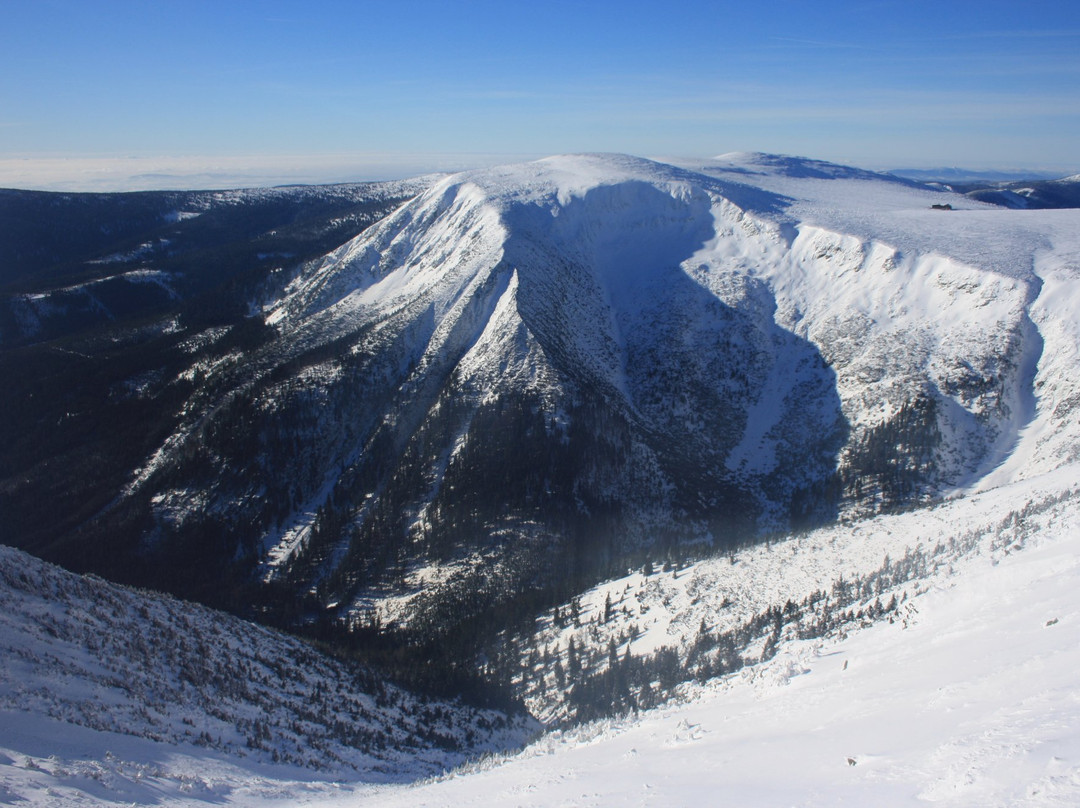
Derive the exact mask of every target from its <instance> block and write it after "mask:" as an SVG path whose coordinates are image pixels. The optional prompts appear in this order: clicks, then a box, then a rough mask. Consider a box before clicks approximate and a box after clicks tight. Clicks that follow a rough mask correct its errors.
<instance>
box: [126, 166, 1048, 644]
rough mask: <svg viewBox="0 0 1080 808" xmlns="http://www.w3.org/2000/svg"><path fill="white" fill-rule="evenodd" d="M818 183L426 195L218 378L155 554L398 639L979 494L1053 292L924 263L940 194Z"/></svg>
mask: <svg viewBox="0 0 1080 808" xmlns="http://www.w3.org/2000/svg"><path fill="white" fill-rule="evenodd" d="M740 161H741V162H740ZM800 166H801V163H798V162H797V161H789V160H784V159H781V158H775V159H773V160H771V161H768V160H764V158H762V157H761V156H753V155H751V156H739V157H738V160H736V163H735V164H732V163H730V162H729V163H728V164H724V165H720V164H717V165H712V166H709V167H706V168H704V169H702V170H700V171H691V170H688V169H683V168H676V167H673V166H669V165H663V164H658V163H653V162H649V161H646V160H640V159H637V158H630V157H622V156H609V155H603V156H571V157H559V158H549V159H547V160H542V161H538V162H536V163H529V164H525V165H520V166H509V167H503V168H498V169H489V170H484V171H477V172H470V173H466V174H460V175H454V176H451V177H448V178H446V179H444V180H442V181H441V182H439V183H437V184H435V185H434V186H432V187H431V188H430V189H428V190H427V191H426V192H425V193H422V194H421V195H420V196H418V197H416V198H415V199H413V200H412V201H411V202H409V203H407V204H406V205H404V206H403V207H401V208H399V209H398V210H397V211H396V212H394V213H393V214H391V215H390V216H388V217H387V218H386V219H384V220H382V221H381V222H379V223H378V224H377V225H375V226H373V227H372V228H370V229H369V230H368V231H367V232H365V233H364V234H362V235H361V236H358V237H357V238H355V239H353V240H352V241H350V242H348V243H346V244H344V245H342V246H341V247H340V248H339V249H337V250H335V251H334V252H333V253H331V254H329V255H327V256H326V257H325V258H323V259H320V260H318V261H315V262H312V263H310V264H308V265H307V266H306V268H305V269H304V270H303V271H302V272H301V273H300V274H299V275H298V277H297V278H296V280H295V281H294V282H293V283H292V284H291V285H290V286H289V287H288V288H287V289H286V290H285V293H284V294H283V296H282V297H281V298H280V299H279V300H278V301H276V302H275V303H273V304H271V305H270V306H269V307H268V308H267V309H266V322H267V323H268V324H269V325H271V326H272V327H273V328H274V329H275V335H274V336H273V338H272V339H270V340H268V341H266V342H264V344H262V345H261V346H259V347H257V348H256V349H255V350H252V351H248V352H246V353H245V354H243V355H236V356H234V357H232V359H231V360H230V361H228V362H222V363H221V364H220V365H219V366H216V367H208V368H206V369H205V370H204V384H203V385H202V386H201V388H200V391H199V392H198V393H197V394H196V395H195V396H194V397H193V398H192V400H191V401H190V402H189V405H188V407H187V412H188V413H189V415H188V416H187V417H186V419H185V422H184V424H183V426H182V428H181V429H180V430H179V431H178V432H177V433H176V434H175V435H174V436H173V437H172V438H170V439H169V440H168V441H166V443H165V445H164V446H163V447H162V449H161V450H160V451H159V452H158V453H157V454H156V455H155V456H154V457H153V458H151V460H150V462H149V463H148V464H147V465H146V467H145V468H144V469H142V470H141V471H140V472H139V474H137V475H136V478H135V481H134V482H133V483H132V485H131V486H130V488H129V491H128V494H127V496H128V498H129V500H130V501H131V502H136V503H138V502H141V503H143V506H144V507H145V513H146V518H147V519H148V520H149V524H150V525H151V526H152V527H151V529H150V531H149V532H148V533H147V534H146V535H147V536H148V539H147V540H146V543H145V548H144V550H145V552H147V553H149V554H150V555H151V556H153V555H155V554H157V555H163V556H167V557H170V558H175V559H179V560H180V562H181V564H183V563H192V561H191V559H193V558H195V557H197V553H196V551H199V552H203V551H207V550H209V551H210V552H212V553H214V554H216V556H217V557H218V558H219V559H227V560H228V561H229V562H230V563H234V562H238V563H240V565H241V567H247V568H250V565H252V564H254V565H257V567H258V568H259V570H260V572H259V575H260V576H261V577H262V579H263V580H265V581H267V582H268V583H274V585H285V586H287V587H288V588H289V589H291V590H293V591H298V592H310V593H312V594H314V595H315V596H316V597H317V598H319V599H320V600H321V601H322V602H323V603H332V604H338V605H339V606H346V605H348V604H353V607H354V612H355V613H363V614H366V615H368V616H370V614H371V613H372V611H373V610H374V611H375V612H378V611H379V610H380V609H383V607H385V606H386V604H387V603H395V604H397V605H396V606H394V607H393V608H387V609H386V613H387V614H391V616H392V617H393V618H394V619H396V620H399V621H401V622H402V623H408V622H410V621H415V620H416V619H419V618H418V617H417V615H419V614H421V613H425V614H426V612H425V611H424V610H425V609H429V608H430V607H431V604H430V603H429V602H428V600H430V597H429V596H430V592H431V591H435V590H437V591H443V590H444V589H446V588H447V587H449V589H450V590H453V591H454V592H455V593H456V594H454V595H453V597H452V598H451V600H452V601H453V602H454V603H457V602H458V601H459V599H460V598H466V599H468V598H474V599H475V597H476V595H475V593H476V592H477V591H480V592H488V593H489V594H490V598H488V599H487V600H485V598H486V597H487V596H481V597H479V600H478V601H477V602H476V603H475V604H474V606H475V607H476V608H477V609H480V610H483V609H488V608H493V606H492V604H493V603H495V602H498V601H500V599H501V598H504V597H508V595H506V594H505V593H504V594H503V595H499V594H497V592H499V591H505V592H517V591H520V590H521V589H522V588H524V589H526V590H531V589H534V588H539V589H540V590H543V591H548V592H551V591H554V590H556V589H558V590H559V591H562V590H563V589H566V590H567V591H569V590H570V589H572V588H573V587H574V586H578V585H580V584H581V582H583V581H586V580H589V579H592V578H595V577H596V576H598V575H602V574H603V573H604V572H605V571H608V570H613V569H617V568H619V566H620V565H624V564H625V563H626V562H627V561H628V560H630V559H632V558H635V557H636V556H637V555H640V554H641V553H643V552H645V551H646V548H654V549H655V548H656V547H660V548H671V547H674V546H676V545H679V546H683V547H685V546H687V545H693V544H694V543H705V544H712V545H714V546H715V545H720V546H722V545H724V544H725V543H732V542H737V541H742V540H746V539H749V538H752V537H753V536H755V535H759V534H761V533H762V532H764V531H778V530H786V529H790V528H792V527H797V526H804V525H807V524H814V523H821V522H825V521H828V520H830V519H832V518H835V517H837V516H840V515H844V514H862V513H872V512H877V511H880V510H888V509H894V508H898V507H905V506H909V505H911V504H916V503H919V502H922V501H926V500H928V499H930V498H933V497H936V496H939V495H941V494H943V493H946V492H948V491H950V490H954V489H957V488H960V487H963V486H966V485H969V484H971V483H973V482H974V481H976V480H978V479H980V478H981V477H983V476H984V475H985V474H986V473H987V472H988V471H989V470H991V469H992V468H993V467H995V466H996V465H997V464H999V463H1000V461H1001V459H1002V458H1003V457H1005V456H1006V455H1007V454H1008V453H1009V451H1010V449H1011V447H1012V446H1013V445H1014V444H1015V442H1016V440H1017V435H1018V431H1019V430H1020V428H1021V427H1023V426H1024V425H1025V424H1026V423H1027V422H1028V421H1030V419H1031V418H1032V417H1033V406H1034V405H1033V398H1032V392H1031V390H1032V388H1031V384H1032V378H1033V376H1034V372H1035V363H1036V362H1037V361H1038V358H1039V356H1040V354H1041V337H1040V335H1039V331H1038V329H1037V328H1036V327H1035V326H1034V324H1033V322H1032V320H1031V318H1030V316H1029V314H1028V310H1029V304H1030V302H1031V300H1033V299H1034V298H1035V297H1036V296H1037V294H1038V289H1039V285H1038V284H1039V279H1038V277H1037V276H1036V275H1035V274H1034V273H1032V272H1030V271H1027V272H1015V273H1013V274H1007V273H1003V272H1002V271H1000V269H999V268H998V267H997V266H991V267H990V268H989V269H980V268H977V266H976V265H975V264H974V263H969V261H968V260H965V259H967V258H969V255H968V254H966V253H965V252H964V250H963V249H955V250H952V251H951V252H952V253H953V254H950V253H949V252H934V251H933V250H932V249H930V248H929V247H927V246H926V245H927V244H928V243H931V242H932V241H933V239H932V236H933V235H934V234H933V233H932V232H931V234H930V237H924V238H922V241H920V240H919V238H918V237H917V234H918V233H919V231H920V228H921V227H925V228H927V229H928V230H931V231H932V229H933V227H934V226H937V222H936V221H935V220H932V219H927V218H925V217H926V216H927V215H933V214H927V213H925V212H924V210H926V211H928V210H929V207H930V205H929V204H928V203H927V200H930V201H938V199H939V198H940V194H938V193H936V192H932V191H929V190H926V189H920V188H917V187H914V186H913V185H912V184H911V183H907V182H901V181H898V180H893V179H890V178H886V177H880V176H877V175H872V174H868V173H867V172H853V171H845V170H842V169H841V168H840V167H831V170H830V171H826V169H827V168H829V166H828V165H827V164H816V163H815V164H813V165H811V166H810V167H809V168H807V167H805V166H803V167H802V168H800ZM804 169H805V170H804ZM810 169H813V170H810ZM807 183H809V184H810V185H806V184H807ZM829 183H833V185H832V186H830V185H829ZM832 189H835V190H836V192H837V193H838V207H837V209H836V210H837V211H839V212H836V211H831V210H830V209H828V208H826V207H825V206H824V204H823V202H822V200H823V199H827V198H828V194H829V192H830V190H832ZM799 193H803V196H802V197H800V196H799V195H798V194H799ZM950 198H951V197H950ZM924 203H927V204H925V205H924ZM867 206H877V207H878V208H880V210H881V211H883V212H881V213H878V214H876V218H875V215H872V214H867V213H866V211H865V208H866V207H867ZM822 211H826V213H825V214H823V213H822ZM913 212H914V213H913ZM905 216H908V217H909V220H905V218H904V217H905ZM875 227H876V228H878V229H880V230H881V231H882V232H883V233H885V234H886V235H891V236H896V239H895V240H896V241H897V244H898V245H899V246H897V245H893V244H890V243H888V242H887V241H885V240H878V239H875V238H873V237H868V236H866V235H865V234H866V233H868V232H871V231H873V230H874V228H875ZM845 230H851V231H852V233H850V234H849V233H845V232H844V231H845ZM913 233H914V234H916V235H915V236H913V235H912V234H913ZM954 242H955V243H956V244H959V245H960V246H961V247H963V246H964V245H966V244H969V243H970V242H971V234H970V233H967V234H963V238H960V237H957V238H955V239H953V241H952V242H950V241H948V240H946V245H947V246H948V245H950V244H953V243H954ZM1028 261H1029V265H1030V257H1029V258H1028ZM208 537H210V538H208ZM654 549H651V550H649V552H653V551H654ZM678 552H680V553H682V552H685V551H684V550H680V551H678ZM478 570H481V571H482V570H487V572H478ZM477 576H479V578H478V577H477ZM417 593H421V594H423V595H424V597H421V598H419V599H417V598H415V597H413V596H414V595H416V594H417ZM465 593H472V594H465ZM564 594H565V593H564ZM448 597H449V596H448ZM425 599H427V600H425ZM440 608H441V607H440ZM436 622H437V620H436Z"/></svg>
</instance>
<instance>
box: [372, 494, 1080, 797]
mask: <svg viewBox="0 0 1080 808" xmlns="http://www.w3.org/2000/svg"><path fill="white" fill-rule="evenodd" d="M1061 480H1062V478H1061V476H1060V475H1059V476H1058V480H1057V482H1058V485H1059V484H1060V482H1061ZM1047 482H1051V486H1050V488H1058V485H1054V484H1053V482H1052V481H1049V480H1044V481H1043V483H1044V485H1045V484H1046V483H1047ZM1063 487H1067V486H1063ZM1023 488H1025V487H1023V486H1016V487H1013V488H1010V489H1004V490H1001V491H998V492H996V494H997V499H998V501H997V503H993V504H990V505H989V506H988V507H989V509H991V510H998V509H1002V510H1003V511H1005V510H1008V509H1009V508H1010V507H1023V504H1024V502H1025V501H1026V496H1025V495H1030V494H1031V493H1032V492H1031V491H1023V490H1022V489H1023ZM1058 490H1061V488H1059V489H1058ZM1043 493H1044V494H1050V493H1051V490H1044V491H1043ZM920 516H921V515H920V514H919V513H913V514H909V515H907V516H906V517H905V518H906V520H907V521H908V529H909V530H911V531H913V532H914V531H917V530H918V529H919V527H920ZM1033 521H1034V524H1032V525H1030V526H1029V529H1030V530H1031V532H1030V533H1029V534H1028V539H1027V542H1028V543H1027V546H1026V547H1025V548H1024V549H1022V550H1019V551H1013V550H1011V549H1009V548H1006V549H1005V550H1003V551H997V552H994V553H990V552H988V551H986V550H985V548H984V549H983V551H982V552H979V553H977V554H975V555H973V556H970V557H968V558H965V559H963V560H962V561H960V562H958V563H957V564H956V565H954V567H953V570H952V571H953V573H954V574H951V575H950V574H949V573H948V572H947V571H946V570H941V571H939V574H938V575H937V576H936V577H935V578H933V579H931V580H930V581H928V582H926V585H927V587H928V588H927V589H926V591H924V592H923V593H922V594H920V595H918V596H917V597H915V598H913V599H912V600H911V601H909V603H910V604H911V605H912V606H913V607H914V608H912V609H909V610H908V612H909V613H908V617H907V619H906V620H904V621H900V620H897V621H895V622H893V623H888V622H880V623H878V624H876V625H874V626H873V627H871V628H868V629H865V630H863V631H860V632H857V633H855V634H853V635H851V636H848V637H847V638H846V639H842V640H839V639H832V640H826V641H802V642H796V643H789V644H787V645H785V646H784V647H783V648H782V650H781V652H780V653H779V654H778V655H777V656H776V657H775V658H774V659H773V660H771V661H770V662H768V663H766V664H763V665H760V666H756V667H752V668H748V669H745V670H744V671H742V672H741V673H740V674H738V675H735V676H732V677H728V678H725V679H722V680H717V681H714V682H712V683H709V684H708V685H706V686H703V687H702V686H697V687H692V688H689V689H688V690H687V691H685V693H684V698H685V699H686V701H685V703H683V704H681V705H680V706H675V707H670V708H666V709H658V710H654V711H651V712H649V713H646V714H643V715H641V716H640V717H638V718H636V719H625V720H623V721H613V722H603V723H601V724H595V725H591V726H588V727H584V728H581V729H579V730H576V731H574V732H571V733H565V734H557V733H555V734H551V735H548V736H546V737H544V738H542V739H540V740H539V741H538V742H537V743H536V744H534V745H533V746H532V747H530V748H529V749H527V750H525V752H523V753H521V754H520V755H518V756H516V757H514V758H512V759H510V760H509V761H508V762H506V763H504V764H502V765H496V766H491V767H490V768H484V767H478V768H477V769H476V770H474V771H470V772H462V773H460V774H456V775H454V776H453V777H451V778H449V779H445V780H442V781H439V782H435V783H431V784H428V785H425V786H423V787H418V788H408V789H397V790H382V789H380V790H378V791H377V792H375V793H374V794H372V795H371V796H370V798H369V799H368V800H367V801H366V802H364V801H362V802H361V804H370V805H376V804H377V805H380V806H383V805H386V806H395V805H410V806H423V805H428V806H435V805H451V804H453V805H456V806H467V805H493V804H508V805H527V806H547V805H552V806H554V805H578V806H589V805H656V806H662V805H671V806H681V805H693V804H710V805H739V806H756V805H761V806H772V805H799V806H816V805H852V806H856V805H858V806H866V805H879V806H880V805H918V804H924V803H926V802H932V803H939V804H943V805H970V806H990V805H1010V806H1021V805H1022V806H1066V805H1076V804H1080V682H1078V680H1077V676H1076V671H1077V669H1078V665H1080V599H1078V598H1077V596H1076V591H1077V585H1078V583H1080V503H1078V502H1077V500H1076V497H1075V495H1073V496H1072V497H1071V498H1070V499H1066V500H1064V501H1062V502H1060V503H1058V504H1057V505H1054V506H1053V507H1051V508H1049V509H1047V510H1046V511H1044V512H1043V513H1042V514H1040V515H1039V516H1038V517H1037V518H1036V519H1034V520H1033ZM957 573H958V574H957ZM354 804H355V803H354Z"/></svg>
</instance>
